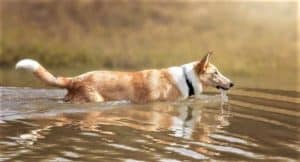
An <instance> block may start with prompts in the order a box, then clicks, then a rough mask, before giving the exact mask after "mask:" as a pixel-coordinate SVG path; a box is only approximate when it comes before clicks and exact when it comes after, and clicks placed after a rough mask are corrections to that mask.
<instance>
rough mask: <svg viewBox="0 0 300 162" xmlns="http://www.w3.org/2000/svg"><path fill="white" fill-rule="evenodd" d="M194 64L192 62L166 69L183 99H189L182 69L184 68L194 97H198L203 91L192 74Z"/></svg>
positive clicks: (193, 73)
mask: <svg viewBox="0 0 300 162" xmlns="http://www.w3.org/2000/svg"><path fill="white" fill-rule="evenodd" d="M196 63H197V62H192V63H188V64H184V65H181V66H173V67H170V68H168V71H169V73H170V74H171V75H172V77H173V79H174V81H175V84H176V85H177V87H178V88H179V90H180V92H181V94H182V98H183V99H186V98H188V97H189V87H188V85H187V83H186V80H185V74H184V70H183V68H185V70H186V76H187V79H188V80H189V81H190V82H191V83H192V86H193V88H194V92H195V96H199V95H200V94H201V93H202V91H203V88H202V84H201V83H200V82H199V79H198V77H197V76H196V74H195V72H194V66H195V64H196Z"/></svg>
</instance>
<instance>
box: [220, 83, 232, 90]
mask: <svg viewBox="0 0 300 162" xmlns="http://www.w3.org/2000/svg"><path fill="white" fill-rule="evenodd" d="M233 86H234V84H233V83H230V84H229V88H227V87H222V86H219V85H217V86H216V88H217V89H223V90H229V89H230V88H231V87H233Z"/></svg>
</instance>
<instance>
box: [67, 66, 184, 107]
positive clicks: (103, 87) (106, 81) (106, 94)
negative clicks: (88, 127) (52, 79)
mask: <svg viewBox="0 0 300 162" xmlns="http://www.w3.org/2000/svg"><path fill="white" fill-rule="evenodd" d="M152 80H157V83H153V82H152ZM67 89H68V94H67V95H66V97H65V101H75V102H102V101H110V100H130V101H133V102H139V103H143V102H149V101H164V100H175V99H177V98H178V97H180V95H181V93H180V92H179V90H178V88H177V87H176V86H175V85H174V82H173V80H172V78H171V76H170V74H168V72H167V71H166V70H145V71H139V72H112V71H93V72H89V73H86V74H83V75H80V76H78V77H74V78H73V79H71V81H70V84H69V85H68V87H67Z"/></svg>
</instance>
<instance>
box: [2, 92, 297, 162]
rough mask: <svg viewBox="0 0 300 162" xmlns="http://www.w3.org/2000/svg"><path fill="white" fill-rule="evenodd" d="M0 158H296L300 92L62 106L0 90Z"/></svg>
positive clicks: (48, 97) (51, 98) (52, 99)
mask: <svg viewBox="0 0 300 162" xmlns="http://www.w3.org/2000/svg"><path fill="white" fill-rule="evenodd" d="M0 90H1V114H0V115H1V116H0V161H150V162H152V161H153V162H154V161H175V162H176V161H199V160H204V161H207V160H217V161H218V160H224V161H297V160H299V157H300V156H299V154H300V140H299V133H300V121H299V117H300V113H299V107H300V106H299V105H300V100H299V94H300V93H299V92H298V91H297V90H282V89H280V88H277V89H276V87H275V88H270V89H269V88H241V87H236V88H235V89H233V90H231V91H230V92H229V93H228V94H227V96H225V97H224V96H223V97H222V96H221V95H220V94H219V93H215V92H209V93H205V94H203V95H202V96H201V97H199V98H191V99H188V100H186V101H181V102H155V103H149V104H140V105H139V104H131V103H128V102H125V101H119V102H107V103H88V104H70V103H63V102H62V101H61V98H62V97H63V95H64V94H65V91H64V90H58V89H43V88H16V87H1V88H0Z"/></svg>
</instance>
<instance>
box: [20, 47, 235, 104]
mask: <svg viewBox="0 0 300 162" xmlns="http://www.w3.org/2000/svg"><path fill="white" fill-rule="evenodd" d="M210 55H211V53H210V52H209V53H208V54H206V55H205V56H204V57H203V58H202V59H201V60H200V61H195V62H191V63H188V64H184V65H181V66H174V67H169V68H165V69H150V70H143V71H137V72H119V71H91V72H87V73H84V74H81V75H79V76H76V77H55V76H53V75H52V74H51V73H50V72H48V71H47V70H46V69H45V68H44V67H43V66H42V65H40V64H39V63H38V62H37V61H35V60H32V59H23V60H20V61H19V62H18V63H17V64H16V69H24V70H27V71H30V72H33V73H34V74H35V76H37V77H38V78H39V79H41V80H42V81H43V82H45V83H46V84H48V85H50V86H54V87H59V88H65V89H67V90H68V92H67V94H66V96H65V98H64V101H70V102H104V101H114V100H128V101H131V102H133V103H146V102H151V101H175V100H184V99H187V98H189V97H190V96H199V95H200V94H201V93H202V91H203V88H204V87H205V86H212V87H216V88H217V89H223V90H228V89H230V88H231V87H233V85H234V84H233V82H231V81H230V80H229V79H228V78H226V77H225V76H223V75H222V74H221V73H220V72H219V70H218V69H217V68H216V66H214V65H213V64H211V63H209V57H210Z"/></svg>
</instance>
